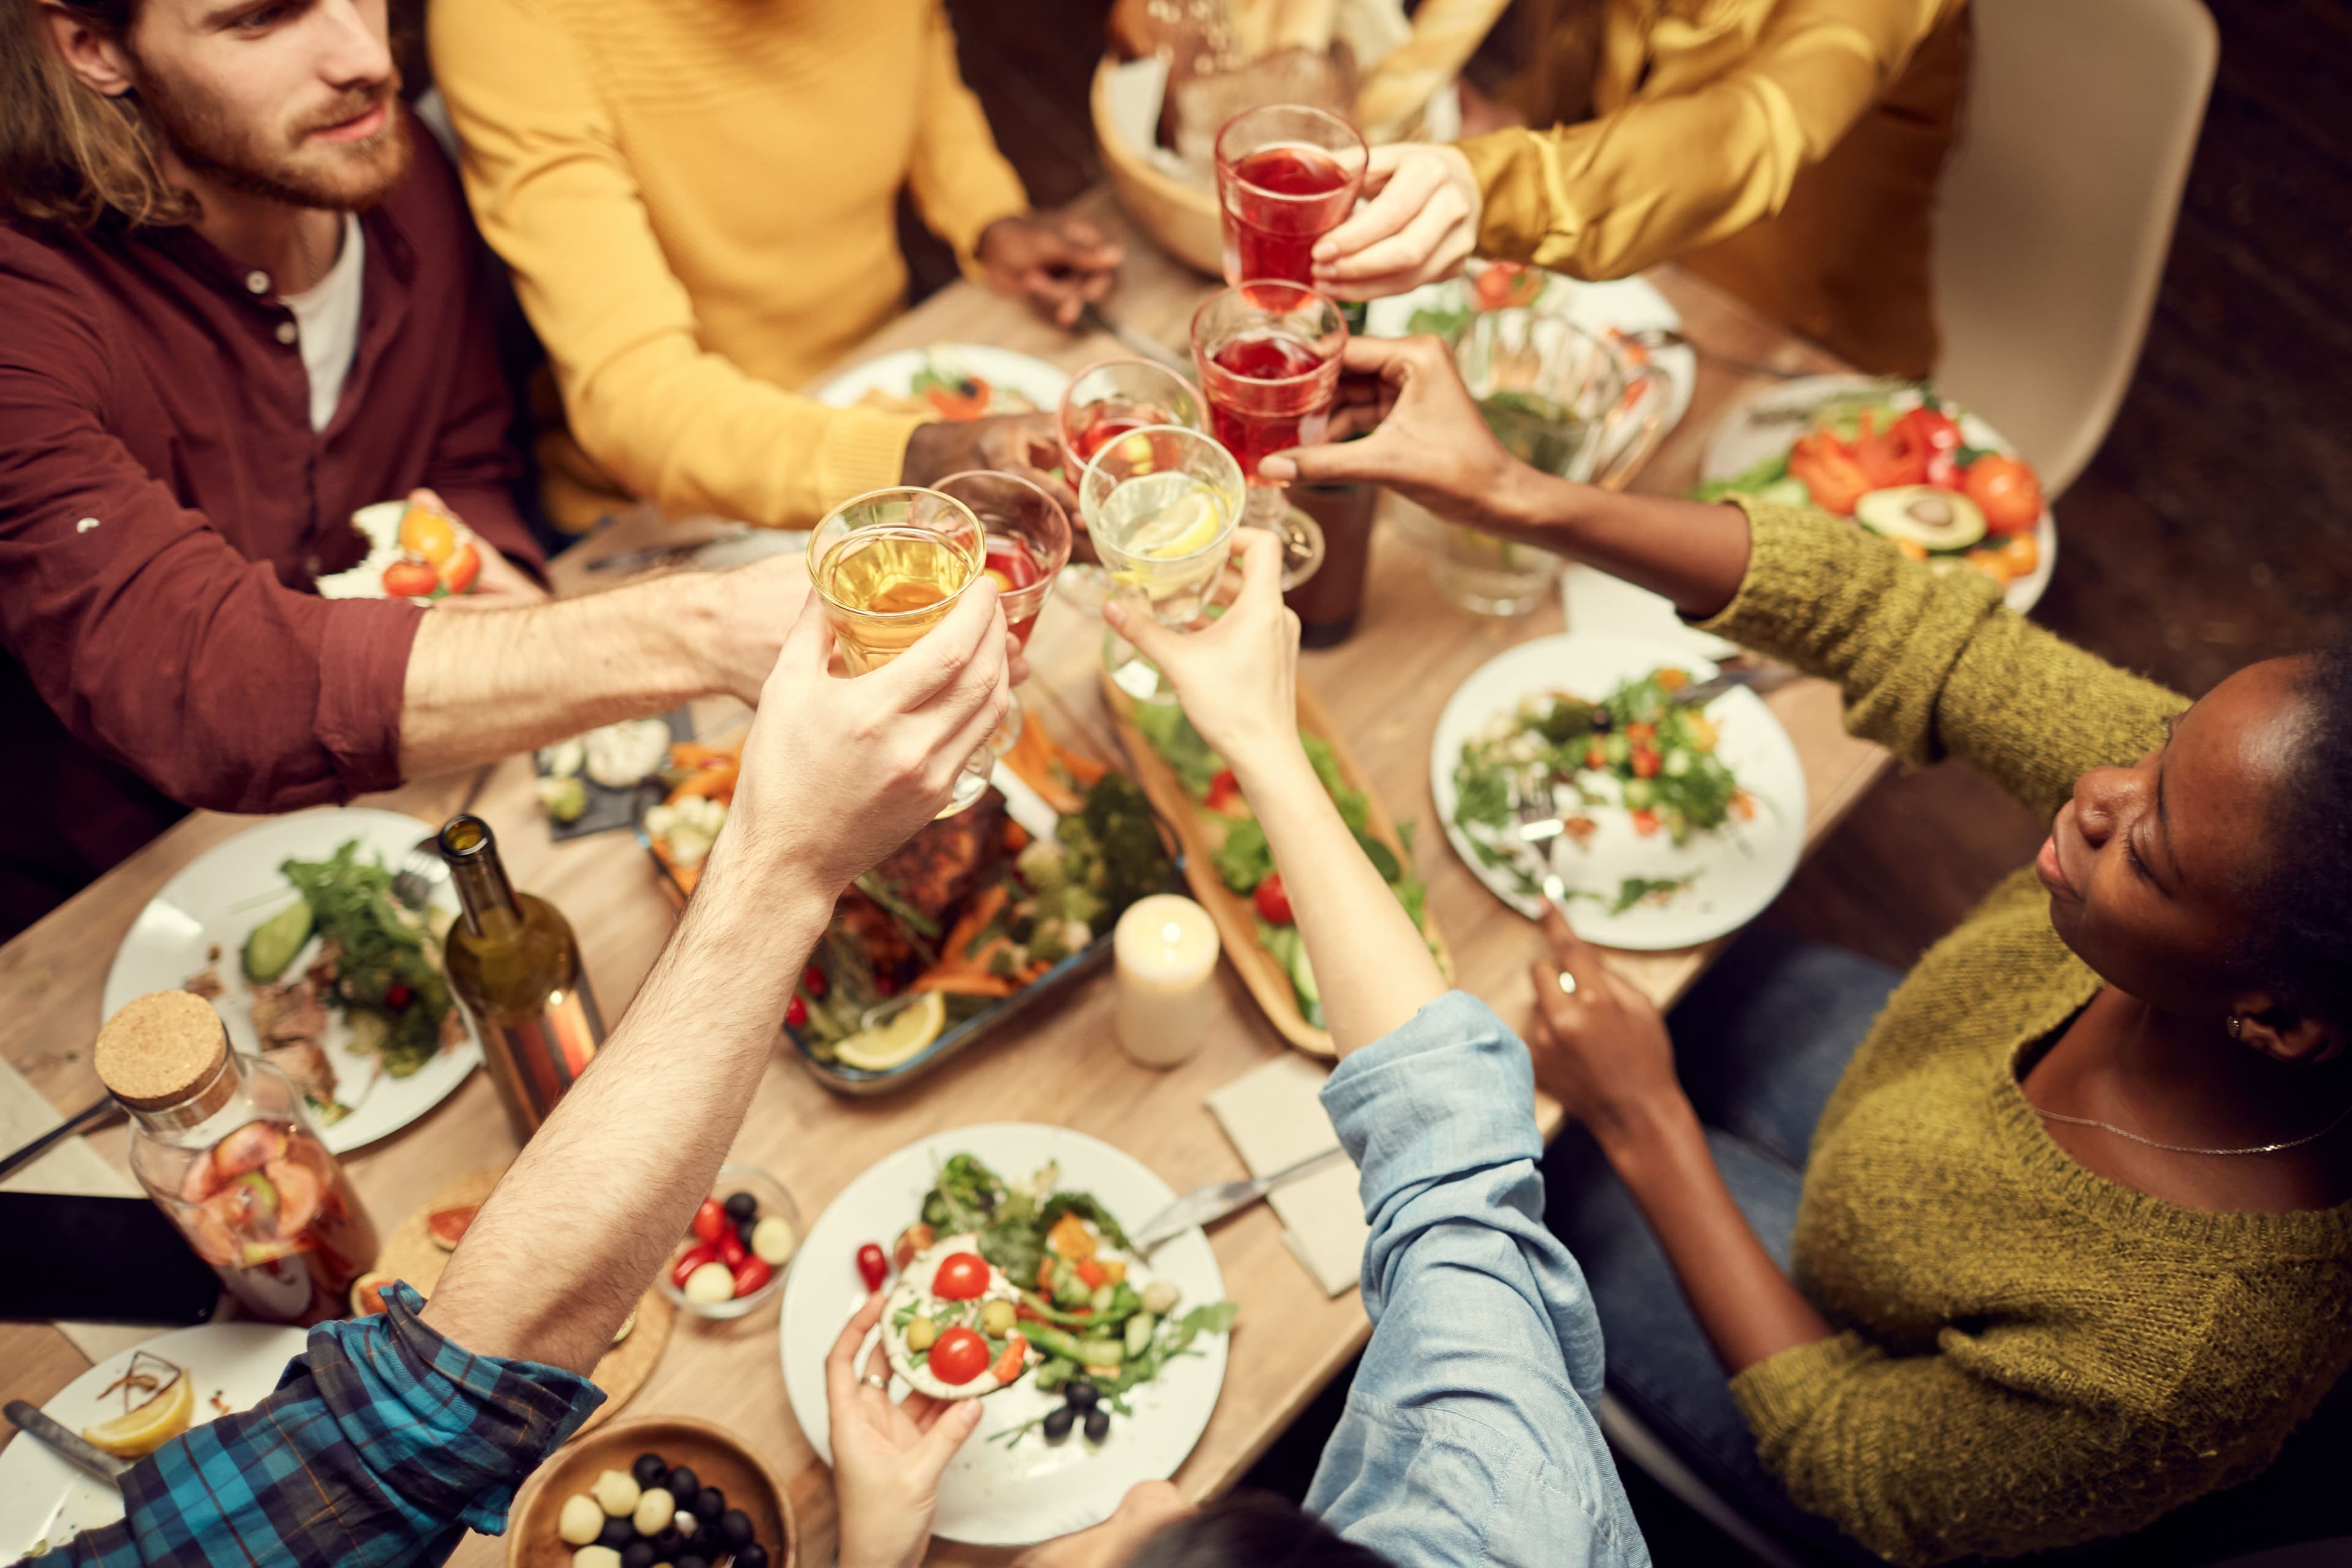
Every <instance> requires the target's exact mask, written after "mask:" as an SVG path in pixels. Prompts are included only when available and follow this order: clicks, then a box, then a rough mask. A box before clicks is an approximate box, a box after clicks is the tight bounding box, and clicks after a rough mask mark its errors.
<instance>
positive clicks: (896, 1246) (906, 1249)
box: [890, 1220, 934, 1268]
mask: <svg viewBox="0 0 2352 1568" xmlns="http://www.w3.org/2000/svg"><path fill="white" fill-rule="evenodd" d="M933 1239H934V1233H933V1231H932V1230H931V1227H930V1226H927V1225H925V1224H924V1223H923V1222H922V1221H921V1220H917V1221H916V1222H915V1223H914V1224H912V1225H910V1226H908V1227H907V1228H906V1229H904V1230H902V1231H900V1232H899V1233H898V1240H896V1241H894V1242H892V1243H891V1244H890V1261H891V1262H892V1263H894V1264H896V1265H898V1267H899V1268H905V1267H907V1265H908V1264H909V1263H912V1262H913V1261H914V1260H915V1255H916V1254H917V1253H919V1252H929V1250H930V1249H931V1242H932V1240H933Z"/></svg>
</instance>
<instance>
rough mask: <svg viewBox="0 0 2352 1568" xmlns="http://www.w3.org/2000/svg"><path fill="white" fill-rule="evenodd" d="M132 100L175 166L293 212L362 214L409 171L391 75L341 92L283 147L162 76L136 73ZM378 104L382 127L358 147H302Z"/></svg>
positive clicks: (327, 144)
mask: <svg viewBox="0 0 2352 1568" xmlns="http://www.w3.org/2000/svg"><path fill="white" fill-rule="evenodd" d="M140 77H141V79H140V84H139V100H140V104H141V106H142V109H144V110H145V111H146V113H147V116H148V118H149V120H150V121H151V122H152V125H153V128H154V131H155V132H156V134H157V136H158V137H160V138H161V140H162V142H163V145H164V146H166V147H168V148H169V149H170V150H171V152H172V153H173V156H174V157H176V158H178V159H179V160H180V162H181V163H184V164H185V165H187V167H188V168H189V169H190V170H192V171H194V172H196V173H200V174H207V175H209V176H211V177H212V178H214V179H215V180H218V181H219V182H220V183H221V184H225V185H227V186H229V187H230V188H231V189H233V190H239V191H244V192H247V194H249V195H257V196H267V197H268V198H270V199H271V200H273V201H279V202H284V203H287V204H288V205H292V206H302V207H321V208H325V209H327V210H329V211H333V212H361V211H364V210H365V209H367V208H369V207H372V206H373V205H376V204H377V203H378V202H380V201H382V200H383V198H384V197H386V196H387V195H391V194H392V192H393V189H394V187H395V186H397V185H398V184H400V182H401V180H402V179H403V178H404V176H405V175H406V174H407V173H408V160H409V156H410V150H409V145H408V127H407V124H406V122H405V121H404V119H403V117H402V115H401V112H400V105H399V101H398V100H399V87H400V79H399V76H398V74H397V73H396V72H395V73H394V76H393V77H391V78H390V79H387V80H385V81H384V82H383V83H382V84H381V85H380V86H378V87H376V88H374V89H358V90H354V91H352V92H347V93H345V94H344V95H343V97H342V98H341V100H338V101H337V102H336V103H335V104H334V105H333V106H332V107H331V108H330V109H327V110H323V111H321V112H320V114H319V115H317V116H314V117H313V118H311V119H310V120H309V121H307V122H306V123H305V124H304V125H303V126H302V127H301V128H300V130H299V132H298V133H297V134H296V135H295V137H294V138H293V146H292V147H291V148H289V147H287V146H286V145H285V144H283V143H282V142H279V141H278V136H277V135H276V134H275V133H274V132H268V131H264V130H261V129H260V128H258V127H255V126H251V125H238V124H236V123H235V122H234V121H233V120H232V118H231V117H230V116H229V115H228V114H226V113H225V112H224V111H223V110H221V108H220V106H219V105H218V104H217V103H215V102H214V101H212V100H210V99H209V98H207V97H206V96H205V95H204V94H203V93H201V92H199V91H195V90H192V89H184V88H183V87H181V86H180V85H179V84H177V83H173V82H171V81H169V80H167V79H165V78H164V77H163V75H161V74H159V73H156V72H153V71H147V70H142V72H141V73H140ZM379 103H381V104H383V105H384V106H385V110H386V112H385V115H384V121H383V129H382V130H381V131H378V132H376V133H375V134H374V135H373V136H370V137H368V138H366V139H365V140H363V141H359V142H309V141H308V133H309V132H312V131H315V130H318V129H320V128H321V127H323V126H328V125H338V124H341V123H343V122H345V121H350V120H352V119H353V118H355V117H356V116H358V115H361V114H364V113H366V112H367V111H368V110H370V109H372V108H373V107H374V106H375V105H377V104H379Z"/></svg>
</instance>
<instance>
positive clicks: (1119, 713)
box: [1102, 670, 1454, 1057]
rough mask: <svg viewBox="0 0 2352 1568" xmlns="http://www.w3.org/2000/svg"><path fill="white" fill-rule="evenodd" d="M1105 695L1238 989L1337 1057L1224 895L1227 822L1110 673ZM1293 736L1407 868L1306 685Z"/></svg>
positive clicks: (1313, 1052) (1397, 840)
mask: <svg viewBox="0 0 2352 1568" xmlns="http://www.w3.org/2000/svg"><path fill="white" fill-rule="evenodd" d="M1102 689H1103V701H1104V703H1105V704H1106V705H1107V706H1108V708H1109V710H1110V714H1111V719H1112V721H1113V722H1114V723H1115V724H1116V725H1117V726H1118V738H1119V741H1120V742H1121V743H1122V744H1123V745H1125V746H1126V748H1127V755H1128V760H1129V763H1130V764H1131V767H1132V771H1133V773H1134V776H1135V782H1136V783H1137V784H1141V785H1142V786H1143V793H1144V794H1145V795H1148V796H1150V800H1151V804H1152V805H1153V806H1154V807H1155V808H1156V809H1157V810H1158V811H1159V813H1160V816H1163V817H1165V818H1166V819H1167V821H1168V825H1169V826H1171V827H1172V828H1173V829H1175V832H1176V837H1177V838H1178V839H1179V840H1180V841H1181V843H1182V845H1183V847H1184V879H1185V880H1186V881H1188V882H1190V883H1191V884H1192V896H1193V897H1194V898H1195V899H1197V900H1200V903H1201V907H1202V909H1205V910H1208V911H1209V918H1210V919H1211V920H1213V921H1215V922H1216V926H1217V936H1218V938H1219V940H1220V941H1222V942H1223V943H1224V949H1225V957H1226V958H1228V959H1230V960H1232V962H1233V965H1234V970H1235V971H1236V972H1238V973H1240V975H1241V977H1242V983H1243V984H1245V985H1247V986H1248V987H1249V990H1250V994H1251V995H1252V996H1254V997H1255V998H1256V999H1257V1005H1258V1006H1259V1007H1260V1008H1261V1009H1263V1010H1264V1011H1265V1016H1266V1017H1267V1018H1268V1019H1270V1020H1271V1021H1272V1022H1273V1024H1274V1026H1275V1027H1276V1029H1279V1030H1280V1031H1282V1037H1283V1038H1284V1039H1286V1040H1288V1041H1289V1042H1290V1043H1291V1044H1292V1045H1294V1046H1297V1047H1298V1048H1299V1049H1300V1050H1302V1051H1305V1052H1306V1053H1307V1055H1309V1056H1317V1057H1337V1056H1338V1055H1339V1047H1336V1046H1335V1045H1333V1044H1332V1042H1331V1035H1330V1032H1329V1031H1328V1030H1326V1029H1318V1028H1317V1027H1316V1026H1314V1025H1312V1024H1310V1023H1308V1022H1307V1017H1306V1015H1304V1014H1302V1013H1301V1012H1299V1010H1298V994H1297V992H1296V991H1294V990H1292V989H1291V985H1290V975H1289V973H1287V972H1286V970H1285V969H1284V968H1283V967H1282V965H1281V964H1279V963H1276V962H1275V958H1274V955H1273V954H1272V953H1270V952H1266V950H1265V948H1263V947H1260V946H1259V945H1258V940H1257V911H1256V910H1255V909H1253V908H1251V906H1250V901H1249V900H1247V899H1246V898H1244V897H1243V896H1241V895H1240V894H1238V893H1235V892H1234V890H1233V889H1230V888H1228V887H1226V886H1225V882H1224V879H1223V878H1222V877H1220V876H1218V875H1217V868H1216V862H1215V856H1216V853H1217V851H1218V850H1219V849H1221V848H1223V847H1224V842H1225V830H1226V826H1227V820H1226V818H1224V817H1223V816H1219V815H1217V814H1216V813H1215V812H1213V811H1210V810H1208V809H1207V808H1206V807H1204V806H1202V805H1201V804H1200V803H1199V802H1197V801H1195V800H1194V799H1193V798H1192V795H1190V794H1189V793H1188V792H1187V791H1186V790H1185V788H1184V784H1183V781H1182V780H1181V779H1179V778H1178V777H1177V776H1176V770H1175V769H1173V768H1171V767H1170V766H1169V765H1168V762H1167V759H1165V758H1164V757H1162V756H1161V755H1160V752H1159V750H1158V748H1156V747H1155V746H1153V745H1152V743H1151V742H1150V741H1149V740H1147V739H1146V738H1145V737H1144V734H1143V731H1140V730H1139V729H1137V728H1136V727H1135V699H1134V698H1132V697H1130V696H1129V695H1128V694H1127V693H1126V692H1125V691H1123V690H1121V689H1119V687H1118V684H1117V683H1116V682H1114V681H1113V680H1112V679H1111V678H1110V673H1109V672H1108V670H1106V671H1104V672H1103V677H1102ZM1298 728H1299V729H1300V730H1301V731H1304V732H1306V733H1307V734H1309V735H1313V736H1315V737H1317V738H1318V739H1319V740H1321V741H1323V742H1325V743H1326V744H1328V746H1329V747H1330V748H1331V755H1332V757H1333V758H1334V759H1335V760H1336V761H1337V762H1338V763H1339V777H1340V778H1341V779H1342V780H1343V781H1345V782H1346V784H1348V785H1349V787H1350V788H1352V789H1360V790H1361V791H1363V792H1364V798H1365V800H1366V801H1367V802H1368V803H1369V806H1368V809H1367V811H1366V813H1365V816H1366V826H1367V827H1368V830H1369V831H1370V834H1371V836H1372V837H1375V838H1377V839H1379V840H1380V841H1381V843H1383V844H1385V845H1387V846H1388V847H1389V848H1390V849H1391V850H1393V851H1394V852H1395V854H1396V858H1397V860H1398V861H1399V863H1400V864H1402V865H1404V866H1407V867H1410V866H1412V863H1413V859H1412V855H1411V854H1410V853H1409V852H1408V851H1407V850H1406V848H1405V844H1404V840H1403V838H1402V837H1400V836H1399V835H1398V833H1397V829H1396V821H1395V819H1394V818H1393V817H1391V816H1389V810H1388V807H1387V805H1384V804H1382V802H1381V797H1380V795H1379V793H1378V792H1377V791H1375V790H1374V789H1373V788H1372V785H1371V779H1370V775H1368V774H1367V773H1365V772H1364V770H1363V769H1362V768H1361V767H1360V766H1359V765H1358V763H1357V762H1356V756H1355V753H1354V752H1350V751H1349V749H1348V742H1346V741H1345V740H1344V739H1342V738H1341V736H1340V734H1339V728H1338V726H1337V725H1335V724H1333V723H1332V721H1331V717H1330V715H1329V714H1328V713H1326V712H1325V711H1324V710H1323V704H1322V703H1321V702H1319V701H1318V700H1316V696H1315V691H1314V689H1313V688H1311V687H1309V686H1308V685H1307V682H1306V681H1304V680H1301V681H1299V682H1298ZM1423 921H1424V928H1423V929H1424V930H1425V931H1426V932H1427V934H1428V937H1429V942H1430V946H1431V948H1432V949H1433V952H1434V953H1435V955H1436V958H1437V967H1438V969H1439V970H1440V972H1442V973H1444V976H1445V978H1446V979H1447V980H1448V981H1449V982H1450V981H1452V980H1453V978H1454V953H1453V952H1452V950H1451V949H1449V948H1448V947H1447V946H1446V945H1445V936H1444V932H1442V931H1439V930H1438V929H1437V920H1436V917H1435V916H1434V915H1433V914H1430V913H1428V912H1427V910H1426V908H1425V907H1424V910H1423Z"/></svg>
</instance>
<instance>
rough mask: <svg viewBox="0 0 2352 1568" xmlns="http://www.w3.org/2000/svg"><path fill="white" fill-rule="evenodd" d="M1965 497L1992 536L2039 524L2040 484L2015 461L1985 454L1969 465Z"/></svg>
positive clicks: (2040, 509) (1992, 454)
mask: <svg viewBox="0 0 2352 1568" xmlns="http://www.w3.org/2000/svg"><path fill="white" fill-rule="evenodd" d="M1962 483H1963V484H1964V485H1965V486H1966V488H1967V490H1968V497H1969V500H1972V501H1974V502H1976V503H1977V505H1978V506H1979V508H1981V509H1982V510H1983V511H1984V514H1985V526H1986V527H1987V528H1990V529H1991V530H1992V531H1994V532H1995V533H2018V532H2021V531H2024V530H2026V529H2029V528H2032V526H2033V525H2034V524H2035V523H2037V522H2039V521H2042V481H2041V480H2039V479H2035V478H2034V477H2033V470H2032V468H2027V467H2026V466H2025V465H2024V464H2023V463H2021V462H2019V461H2018V460H2017V459H2016V458H2004V457H2002V456H2001V455H2000V453H1998V452H1988V453H1986V454H1985V455H1984V456H1983V457H1981V458H1978V459H1977V460H1976V461H1975V462H1973V463H1970V464H1969V470H1968V476H1967V478H1966V479H1964V480H1963V481H1962Z"/></svg>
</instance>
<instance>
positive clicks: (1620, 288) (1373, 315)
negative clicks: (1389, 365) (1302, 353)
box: [1364, 262, 1698, 440]
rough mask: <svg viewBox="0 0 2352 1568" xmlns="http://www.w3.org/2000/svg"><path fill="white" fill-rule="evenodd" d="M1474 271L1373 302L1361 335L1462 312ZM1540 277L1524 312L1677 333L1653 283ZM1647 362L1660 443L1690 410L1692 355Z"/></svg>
mask: <svg viewBox="0 0 2352 1568" xmlns="http://www.w3.org/2000/svg"><path fill="white" fill-rule="evenodd" d="M1480 269H1481V264H1480V263H1477V262H1473V263H1472V264H1471V266H1470V268H1469V271H1468V272H1467V273H1465V275H1464V276H1462V277H1460V278H1449V279H1446V280H1445V281H1444V282H1443V283H1424V284H1423V285H1422V286H1421V287H1420V288H1418V289H1412V290H1409V291H1408V292H1406V293H1402V294H1395V295H1391V296H1390V297H1389V298H1388V299H1385V300H1373V301H1372V302H1371V304H1370V306H1368V307H1367V308H1366V310H1365V316H1364V331H1365V333H1366V334H1367V335H1368V336H1370V337H1376V338H1402V337H1408V336H1411V335H1412V331H1413V326H1412V318H1413V315H1414V313H1415V312H1417V311H1421V310H1438V311H1449V312H1450V311H1456V310H1463V309H1465V307H1467V306H1468V305H1469V304H1470V303H1471V301H1472V295H1471V291H1470V277H1471V275H1473V274H1475V273H1476V272H1477V271H1479V270H1480ZM1544 278H1545V283H1544V286H1543V289H1542V291H1541V292H1540V293H1538V295H1537V296H1536V298H1535V303H1534V304H1533V305H1531V306H1530V307H1529V309H1531V310H1536V311H1538V313H1540V314H1543V315H1547V316H1564V317H1566V318H1567V319H1568V320H1569V321H1573V322H1574V323H1575V324H1576V325H1578V326H1580V327H1581V328H1583V329H1584V330H1585V331H1588V332H1591V334H1593V335H1594V336H1595V337H1605V336H1606V335H1607V334H1608V333H1609V331H1611V330H1612V328H1613V329H1614V330H1616V331H1621V332H1641V331H1669V332H1678V331H1682V328H1683V315H1682V312H1681V311H1680V310H1675V308H1674V306H1672V305H1671V304H1669V303H1667V301H1666V297H1665V296H1664V294H1661V293H1659V292H1658V289H1657V285H1656V284H1654V283H1652V282H1651V281H1650V280H1649V279H1646V278H1614V279H1609V280H1608V281H1607V282H1602V283H1586V282H1583V281H1580V279H1574V278H1570V277H1566V276H1564V275H1562V274H1560V273H1558V272H1547V273H1545V274H1544ZM1650 363H1652V364H1653V365H1654V366H1656V367H1657V370H1658V374H1659V375H1660V376H1661V378H1663V379H1664V382H1665V384H1666V385H1665V394H1666V402H1665V408H1664V415H1663V417H1664V421H1665V428H1664V430H1661V431H1660V432H1659V433H1658V434H1659V438H1660V439H1661V440H1664V438H1665V437H1666V435H1667V434H1669V433H1670V432H1672V431H1673V429H1674V427H1675V426H1677V425H1679V424H1681V423H1682V419H1683V416H1684V415H1685V414H1687V413H1689V412H1690V405H1691V394H1692V392H1693V391H1694V390H1696V387H1697V385H1698V355H1697V354H1696V353H1693V352H1692V351H1691V350H1689V349H1686V348H1682V347H1675V348H1664V349H1654V350H1653V351H1651V353H1650Z"/></svg>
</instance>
